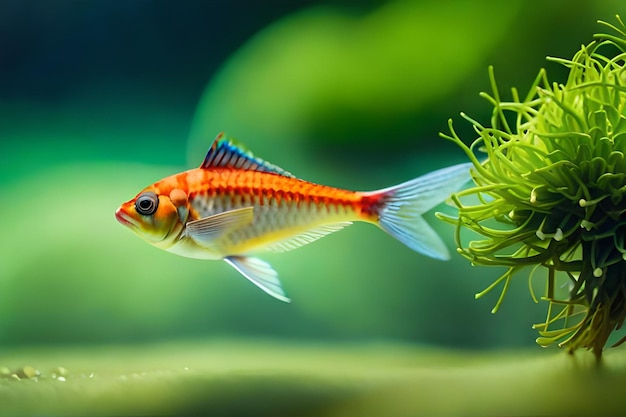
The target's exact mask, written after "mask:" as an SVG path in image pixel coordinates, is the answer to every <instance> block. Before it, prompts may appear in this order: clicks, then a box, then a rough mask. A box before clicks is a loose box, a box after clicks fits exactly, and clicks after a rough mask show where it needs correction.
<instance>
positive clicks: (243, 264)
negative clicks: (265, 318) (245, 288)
mask: <svg viewBox="0 0 626 417" xmlns="http://www.w3.org/2000/svg"><path fill="white" fill-rule="evenodd" d="M224 260H225V261H226V262H227V263H228V264H229V265H230V266H232V267H233V268H235V269H236V270H237V271H238V272H239V273H240V274H241V275H243V276H244V277H246V278H247V279H248V280H249V281H250V282H252V283H253V284H254V285H256V286H257V287H259V288H260V289H262V290H263V291H265V292H266V293H268V294H269V295H271V296H272V297H274V298H276V299H278V300H280V301H284V302H286V303H289V302H291V300H290V299H289V298H288V297H287V296H286V294H285V291H284V290H283V287H282V286H281V285H280V280H279V279H278V273H277V272H276V271H275V270H274V268H272V266H271V265H270V264H268V263H267V262H265V261H262V260H261V259H258V258H252V257H249V256H227V257H226V258H224Z"/></svg>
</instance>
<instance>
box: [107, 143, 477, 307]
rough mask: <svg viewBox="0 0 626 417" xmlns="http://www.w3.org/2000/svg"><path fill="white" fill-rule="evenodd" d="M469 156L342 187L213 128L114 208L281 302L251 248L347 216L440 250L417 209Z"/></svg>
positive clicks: (440, 254) (316, 232) (301, 238)
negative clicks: (309, 177) (204, 142)
mask: <svg viewBox="0 0 626 417" xmlns="http://www.w3.org/2000/svg"><path fill="white" fill-rule="evenodd" d="M471 166H472V164H471V163H462V164H458V165H453V166H450V167H446V168H442V169H438V170H436V171H433V172H430V173H428V174H425V175H422V176H420V177H417V178H415V179H412V180H409V181H406V182H403V183H401V184H399V185H395V186H392V187H389V188H384V189H380V190H376V191H350V190H346V189H341V188H335V187H331V186H326V185H319V184H315V183H312V182H308V181H305V180H302V179H299V178H297V177H295V176H294V175H293V174H291V173H290V172H288V171H285V170H284V169H282V168H280V167H278V166H276V165H274V164H271V163H269V162H267V161H265V160H263V159H261V158H258V157H256V156H254V155H253V154H252V152H250V151H249V150H248V149H247V148H245V147H244V146H243V145H241V144H239V143H236V142H235V141H234V140H232V139H230V138H229V137H227V136H226V135H225V134H224V133H220V134H218V135H217V137H216V138H215V140H214V141H213V143H212V145H211V147H210V148H209V151H208V153H207V154H206V157H205V158H204V160H203V162H202V164H201V165H200V167H198V168H195V169H190V170H188V171H184V172H181V173H177V174H174V175H171V176H169V177H166V178H164V179H162V180H160V181H157V182H155V183H154V184H152V185H149V186H147V187H146V188H144V189H143V190H141V191H140V192H139V193H138V194H137V195H136V196H135V197H133V198H132V199H130V200H128V201H127V202H125V203H123V204H122V205H120V206H119V208H118V209H117V210H116V211H115V217H116V219H117V220H118V221H119V222H120V223H121V224H122V225H124V226H126V227H128V228H129V229H131V230H132V231H133V232H134V233H135V234H137V235H138V236H139V237H141V238H142V239H143V240H145V241H146V242H148V243H150V244H151V245H153V246H155V247H157V248H160V249H163V250H165V251H168V252H171V253H174V254H176V255H180V256H184V257H188V258H196V259H208V260H223V261H225V262H226V263H227V264H229V265H230V266H232V267H233V268H235V269H236V270H237V271H238V272H239V273H240V274H241V275H243V276H244V277H245V278H247V279H248V280H249V281H251V282H252V283H253V284H255V285H256V286H258V287H259V288H260V289H261V290H263V291H265V292H266V293H268V294H269V295H271V296H273V297H275V298H276V299H278V300H281V301H285V302H290V299H289V298H288V297H287V295H286V293H285V291H284V289H283V287H282V285H281V282H280V280H279V278H278V273H277V272H276V271H275V270H274V269H273V268H272V266H271V265H270V264H269V263H267V262H265V261H263V260H262V259H260V258H258V257H257V256H258V255H259V254H261V253H263V252H268V251H269V252H287V251H290V250H293V249H296V248H299V247H301V246H304V245H307V244H309V243H312V242H314V241H316V240H318V239H320V238H322V237H324V236H327V235H329V234H331V233H334V232H336V231H339V230H341V229H343V228H345V227H347V226H349V225H351V224H352V223H353V222H365V223H371V224H374V225H376V226H378V227H379V228H380V229H382V230H384V231H385V232H387V233H388V234H389V235H391V236H393V237H394V238H396V239H397V240H399V241H400V242H401V243H403V244H404V245H406V246H407V247H409V248H410V249H412V250H414V251H416V252H419V253H421V254H424V255H426V256H429V257H432V258H435V259H441V260H447V259H449V258H450V253H449V251H448V249H447V247H446V245H445V244H444V242H443V241H442V240H441V238H440V237H439V236H438V235H437V233H436V232H435V231H434V230H433V229H432V228H431V227H430V225H429V224H428V223H427V222H426V221H425V220H424V219H423V217H422V216H421V215H422V214H423V213H425V212H426V211H428V210H430V209H432V208H433V207H434V206H436V205H438V204H440V203H442V202H443V201H445V200H446V199H447V198H448V197H449V196H450V195H451V194H452V193H454V192H455V191H458V190H459V189H460V188H461V187H462V186H463V184H465V183H466V182H467V181H468V180H469V179H470V171H469V170H470V167H471Z"/></svg>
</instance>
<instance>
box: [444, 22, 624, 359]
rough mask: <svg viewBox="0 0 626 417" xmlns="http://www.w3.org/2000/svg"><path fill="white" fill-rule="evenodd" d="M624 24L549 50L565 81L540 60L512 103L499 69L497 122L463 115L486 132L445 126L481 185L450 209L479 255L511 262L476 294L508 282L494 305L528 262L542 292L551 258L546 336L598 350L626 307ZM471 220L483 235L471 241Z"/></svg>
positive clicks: (469, 251)
mask: <svg viewBox="0 0 626 417" xmlns="http://www.w3.org/2000/svg"><path fill="white" fill-rule="evenodd" d="M617 22H618V23H617V25H611V24H609V23H606V22H599V23H601V24H602V25H603V26H604V27H606V28H608V29H609V30H608V32H615V34H607V33H600V34H596V35H594V40H593V41H592V42H591V43H589V44H588V45H586V46H583V47H582V48H581V49H580V50H579V51H578V52H577V53H576V54H575V56H574V57H573V58H572V59H571V60H565V59H558V58H549V60H551V61H554V62H557V63H560V64H562V65H565V66H566V67H567V68H568V69H569V76H568V78H567V82H566V83H565V84H557V83H552V82H549V81H548V77H547V74H546V71H545V70H543V69H542V70H541V71H539V74H538V76H537V77H536V79H535V80H534V83H533V84H532V86H531V88H530V91H529V92H528V94H527V95H526V96H525V97H520V95H519V93H518V91H517V90H516V89H512V91H511V95H512V100H511V101H503V100H502V99H501V96H500V93H499V91H498V87H497V85H496V82H495V77H494V72H493V68H490V70H489V76H490V81H491V88H492V90H493V93H492V94H491V95H489V94H485V93H482V94H481V95H482V96H483V97H484V98H486V99H487V100H488V101H489V102H490V103H491V104H492V105H493V113H492V117H491V121H490V126H483V125H482V124H480V123H479V122H477V121H476V120H474V119H472V118H470V117H469V116H467V115H465V114H462V116H463V118H464V119H466V120H468V121H469V122H470V123H471V124H472V125H473V127H474V130H475V131H476V133H477V134H478V138H477V139H476V140H475V141H474V142H473V143H472V144H471V145H470V146H466V145H465V144H464V143H463V142H462V140H461V139H460V138H459V136H458V135H457V133H456V132H455V130H454V128H453V126H452V121H450V122H449V127H450V132H451V133H450V135H443V134H442V136H443V137H445V138H447V139H450V140H452V141H454V142H455V143H457V144H458V145H459V146H461V147H462V148H463V149H464V150H465V152H466V153H467V155H468V156H469V157H470V158H471V160H472V161H473V163H474V169H473V180H474V186H473V187H472V188H469V189H467V190H464V191H461V192H459V193H456V194H455V195H453V197H452V200H453V202H454V204H455V205H456V206H457V207H458V217H454V218H453V217H447V216H443V215H440V217H441V218H442V219H444V220H447V221H448V222H451V223H454V224H455V225H456V241H457V245H458V252H459V253H460V254H461V255H463V256H464V257H466V258H467V259H469V260H470V261H471V263H472V265H480V266H501V267H506V272H504V274H502V275H501V276H500V277H499V278H498V279H497V280H496V281H495V282H494V283H493V284H491V285H490V286H489V287H488V288H487V289H485V290H484V291H483V292H481V293H479V294H477V295H476V297H477V298H479V297H481V296H482V295H484V294H486V293H487V292H489V291H491V290H492V289H494V288H495V287H497V286H499V285H502V292H501V295H500V298H499V299H498V301H497V303H496V306H495V307H494V309H493V312H496V311H497V310H498V307H499V306H500V304H501V303H502V301H503V298H504V296H505V294H506V292H507V290H508V288H509V284H510V282H511V279H512V278H513V276H515V275H517V274H518V273H520V272H522V271H525V272H527V273H528V275H529V287H530V290H531V295H532V297H533V298H534V299H535V301H537V299H536V297H535V295H534V292H533V278H532V277H533V275H536V274H535V272H536V271H537V270H538V269H539V268H545V270H547V273H546V277H547V280H546V281H547V284H546V290H545V295H544V296H543V297H542V299H543V300H546V301H547V302H548V311H547V317H546V320H545V322H543V323H540V324H535V325H534V326H533V327H534V328H535V329H537V330H538V332H539V335H540V337H539V338H538V339H537V343H539V344H540V345H541V346H548V345H550V344H553V343H558V344H559V346H561V347H565V348H567V350H568V351H569V352H573V351H574V350H576V349H578V348H587V349H590V350H592V351H593V353H594V354H595V355H596V357H598V358H600V357H601V355H602V351H603V348H604V346H605V345H606V343H607V340H608V338H609V336H610V335H611V334H612V332H613V331H614V330H617V329H619V328H620V327H621V326H622V324H623V322H624V319H625V317H626V214H625V212H626V157H625V155H626V67H625V60H626V26H624V23H623V22H622V20H621V19H620V17H619V16H617ZM479 149H480V150H481V151H483V152H485V153H486V155H487V158H486V159H484V160H480V158H477V157H476V156H475V150H479ZM464 229H469V230H471V231H473V232H475V233H477V234H478V235H479V236H480V237H479V238H478V239H477V240H471V239H470V240H471V241H469V242H468V243H464V242H463V240H462V236H461V232H462V230H464ZM474 236H475V235H474ZM474 239H476V238H474ZM561 281H565V282H564V283H563V284H562V283H561ZM622 341H623V340H621V341H620V342H622ZM618 343H619V342H618ZM618 343H616V344H618Z"/></svg>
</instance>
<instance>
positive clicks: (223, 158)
mask: <svg viewBox="0 0 626 417" xmlns="http://www.w3.org/2000/svg"><path fill="white" fill-rule="evenodd" d="M200 168H202V169H211V168H231V169H241V170H246V171H260V172H270V173H273V174H278V175H282V176H284V177H290V178H295V176H294V175H293V174H291V173H289V172H287V171H285V170H284V169H282V168H280V167H278V166H276V165H274V164H271V163H269V162H267V161H264V160H263V159H261V158H257V157H256V156H254V155H253V154H252V152H250V151H249V150H247V149H246V148H245V147H243V146H241V145H239V144H235V143H234V141H233V140H232V139H230V138H228V137H226V136H225V135H224V133H220V134H219V135H217V137H216V138H215V140H214V141H213V144H212V145H211V147H210V148H209V152H208V153H207V154H206V157H205V158H204V161H203V162H202V164H201V165H200Z"/></svg>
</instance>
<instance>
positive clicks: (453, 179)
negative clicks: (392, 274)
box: [363, 163, 472, 260]
mask: <svg viewBox="0 0 626 417" xmlns="http://www.w3.org/2000/svg"><path fill="white" fill-rule="evenodd" d="M471 166H472V164H471V163H465V164H459V165H453V166H450V167H447V168H442V169H439V170H436V171H433V172H430V173H428V174H425V175H423V176H421V177H418V178H415V179H412V180H410V181H407V182H404V183H402V184H399V185H396V186H393V187H389V188H385V189H383V190H378V191H374V192H370V193H363V195H364V200H369V201H372V204H373V206H374V207H376V210H377V214H378V225H379V226H380V228H381V229H383V230H384V231H385V232H387V233H389V234H390V235H391V236H393V237H394V238H396V239H398V240H399V241H400V242H402V243H404V244H405V245H406V246H408V247H409V248H411V249H413V250H414V251H416V252H419V253H422V254H424V255H427V256H430V257H431V258H435V259H441V260H448V259H450V252H449V251H448V249H447V247H446V245H445V244H444V242H443V241H442V240H441V238H440V237H439V235H437V233H436V232H435V231H434V230H433V229H432V228H431V227H430V225H429V224H428V223H426V221H425V220H424V219H423V218H422V216H421V215H422V214H423V213H425V212H427V211H428V210H430V209H432V208H433V207H435V206H436V205H438V204H440V203H442V202H444V201H445V200H446V199H448V198H449V197H450V195H451V194H452V193H454V192H456V191H458V190H459V189H461V187H462V186H463V185H464V184H465V183H466V182H468V181H469V180H470V178H471V177H470V172H469V170H470V167H471Z"/></svg>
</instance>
